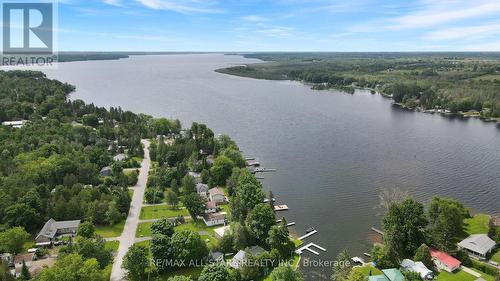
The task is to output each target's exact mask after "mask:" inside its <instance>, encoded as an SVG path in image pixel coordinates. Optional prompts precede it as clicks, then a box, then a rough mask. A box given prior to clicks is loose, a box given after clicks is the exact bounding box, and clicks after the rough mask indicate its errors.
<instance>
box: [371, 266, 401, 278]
mask: <svg viewBox="0 0 500 281" xmlns="http://www.w3.org/2000/svg"><path fill="white" fill-rule="evenodd" d="M382 273H383V275H382V274H380V275H373V276H369V277H368V281H405V278H404V276H403V274H402V273H401V271H399V270H398V269H396V268H391V269H382Z"/></svg>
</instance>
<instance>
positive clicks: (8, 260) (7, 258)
mask: <svg viewBox="0 0 500 281" xmlns="http://www.w3.org/2000/svg"><path fill="white" fill-rule="evenodd" d="M0 260H1V261H2V263H3V264H5V265H7V266H8V267H12V266H14V256H13V255H12V254H9V253H5V254H1V255H0Z"/></svg>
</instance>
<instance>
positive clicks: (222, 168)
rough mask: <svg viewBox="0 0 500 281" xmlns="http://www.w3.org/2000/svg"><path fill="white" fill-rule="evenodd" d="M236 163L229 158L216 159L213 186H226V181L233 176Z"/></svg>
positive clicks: (213, 167)
mask: <svg viewBox="0 0 500 281" xmlns="http://www.w3.org/2000/svg"><path fill="white" fill-rule="evenodd" d="M233 167H234V163H233V161H231V159H229V158H228V157H226V156H224V155H220V156H219V157H217V158H215V160H214V163H213V165H212V167H211V168H210V175H212V178H211V179H212V181H213V182H212V183H213V185H226V180H227V179H228V178H229V177H230V176H231V172H232V170H233Z"/></svg>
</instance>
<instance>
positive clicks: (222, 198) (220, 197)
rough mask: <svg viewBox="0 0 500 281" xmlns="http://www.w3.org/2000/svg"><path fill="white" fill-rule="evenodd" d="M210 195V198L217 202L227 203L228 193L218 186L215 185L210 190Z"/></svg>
mask: <svg viewBox="0 0 500 281" xmlns="http://www.w3.org/2000/svg"><path fill="white" fill-rule="evenodd" d="M208 195H209V198H210V201H213V202H215V204H220V203H225V202H226V195H225V194H224V191H222V189H220V188H218V187H214V188H211V189H209V190H208Z"/></svg>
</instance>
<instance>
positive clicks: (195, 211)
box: [183, 193, 206, 220]
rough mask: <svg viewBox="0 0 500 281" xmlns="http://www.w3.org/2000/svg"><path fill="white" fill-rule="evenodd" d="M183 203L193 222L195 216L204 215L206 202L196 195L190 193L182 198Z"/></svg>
mask: <svg viewBox="0 0 500 281" xmlns="http://www.w3.org/2000/svg"><path fill="white" fill-rule="evenodd" d="M183 203H184V206H185V207H186V209H187V210H188V211H189V214H190V215H191V218H193V220H195V219H196V217H197V216H199V215H203V214H204V213H205V206H206V200H205V198H203V197H201V196H200V195H198V194H197V193H191V194H188V195H186V196H184V200H183Z"/></svg>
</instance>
